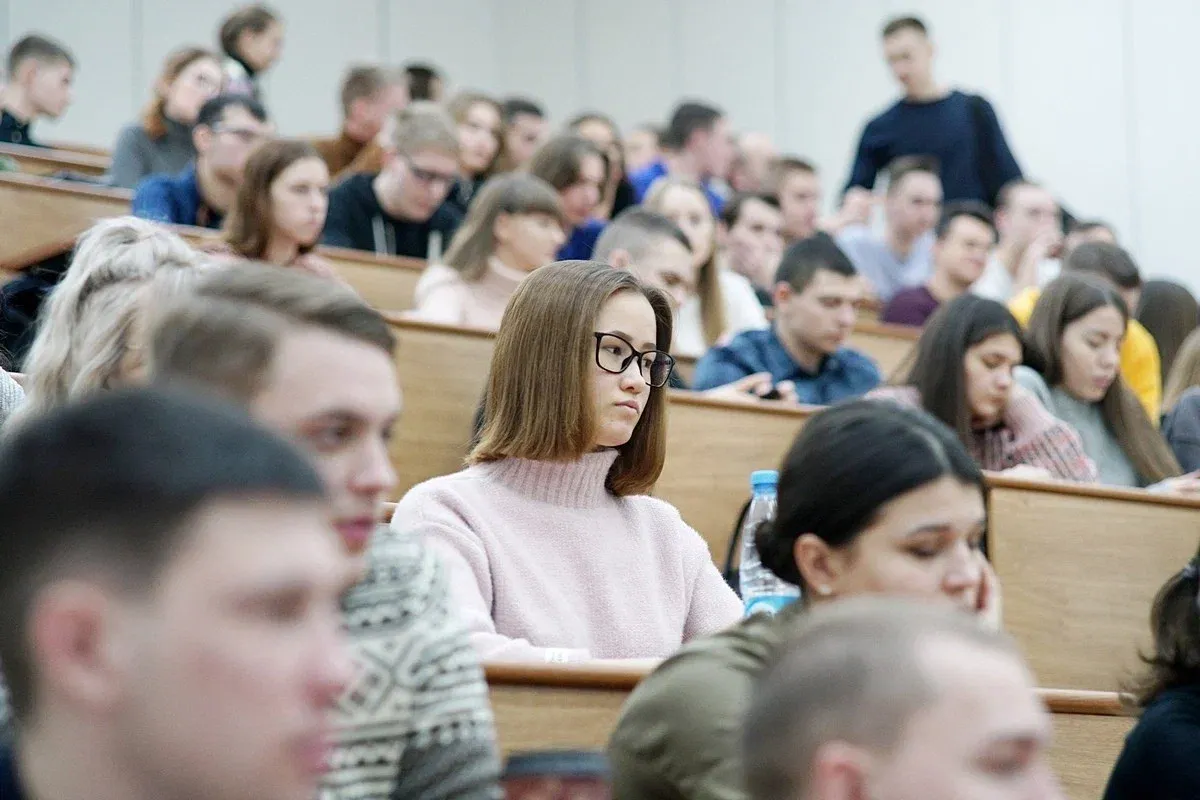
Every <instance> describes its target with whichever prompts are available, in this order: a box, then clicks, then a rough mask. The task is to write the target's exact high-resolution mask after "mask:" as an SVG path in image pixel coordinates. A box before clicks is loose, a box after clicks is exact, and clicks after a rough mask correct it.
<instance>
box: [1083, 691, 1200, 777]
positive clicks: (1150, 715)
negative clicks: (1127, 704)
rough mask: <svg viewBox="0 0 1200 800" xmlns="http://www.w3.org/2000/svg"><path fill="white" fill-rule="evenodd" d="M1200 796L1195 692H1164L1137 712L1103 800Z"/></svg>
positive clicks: (1199, 718)
mask: <svg viewBox="0 0 1200 800" xmlns="http://www.w3.org/2000/svg"><path fill="white" fill-rule="evenodd" d="M1195 797H1200V687H1197V686H1195V685H1190V686H1180V687H1177V688H1174V689H1168V690H1167V691H1165V692H1163V693H1162V694H1160V695H1159V696H1158V697H1156V698H1155V699H1154V700H1152V701H1151V702H1150V704H1149V705H1148V706H1146V708H1145V709H1143V710H1142V716H1141V718H1140V719H1139V720H1138V723H1137V725H1135V726H1134V728H1133V730H1132V731H1130V732H1129V735H1128V736H1126V737H1125V746H1124V747H1123V748H1122V749H1121V755H1120V756H1119V757H1118V758H1117V763H1116V764H1115V765H1114V766H1113V771H1112V774H1111V775H1110V776H1109V779H1108V787H1107V788H1106V789H1105V790H1104V800H1185V798H1195Z"/></svg>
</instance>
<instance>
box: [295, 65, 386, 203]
mask: <svg viewBox="0 0 1200 800" xmlns="http://www.w3.org/2000/svg"><path fill="white" fill-rule="evenodd" d="M341 103H342V130H341V133H339V134H338V135H337V136H336V137H332V138H326V139H316V140H314V141H313V147H315V148H316V149H317V152H318V153H320V155H321V158H322V160H324V161H325V166H326V167H328V168H329V174H330V175H332V176H333V179H334V180H335V181H337V180H341V179H342V178H344V177H346V176H347V175H354V174H356V173H359V172H379V170H380V169H382V168H383V148H382V147H381V146H380V144H379V141H378V139H379V137H380V135H381V134H383V133H384V129H385V127H386V125H387V124H388V121H389V120H391V119H393V118H394V117H395V116H396V114H398V113H399V112H400V111H401V110H402V109H403V108H404V107H405V106H406V105H408V82H407V80H406V79H405V77H404V73H402V72H400V71H399V70H392V69H386V68H384V67H351V68H350V70H349V71H348V72H347V73H346V77H345V78H343V79H342V91H341Z"/></svg>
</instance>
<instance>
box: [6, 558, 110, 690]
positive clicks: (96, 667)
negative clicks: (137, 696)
mask: <svg viewBox="0 0 1200 800" xmlns="http://www.w3.org/2000/svg"><path fill="white" fill-rule="evenodd" d="M115 612H116V607H115V605H114V603H113V600H112V598H111V597H110V596H109V595H108V594H107V593H106V592H105V591H104V590H103V589H101V588H100V587H99V586H97V585H95V584H92V583H87V582H84V581H63V582H61V583H58V584H56V585H53V586H51V587H49V588H48V589H47V590H45V591H44V592H43V593H42V596H41V598H40V599H39V600H38V601H37V602H36V603H35V605H34V607H33V609H32V611H31V612H30V614H29V620H30V622H29V626H30V629H29V639H30V643H31V649H32V650H33V654H34V655H33V658H34V661H35V663H36V664H37V665H38V666H37V672H38V675H39V683H40V684H41V685H42V686H44V687H45V691H46V692H48V693H53V694H54V695H55V696H56V697H60V698H62V699H63V700H64V701H65V702H68V703H75V704H79V705H83V706H86V707H89V708H91V709H98V708H103V707H105V706H108V705H111V704H112V703H114V702H116V701H117V699H118V698H119V696H120V693H121V691H122V676H123V674H124V672H125V670H124V667H125V666H126V663H127V661H128V653H126V652H125V648H124V647H123V646H122V645H121V644H120V642H119V641H118V638H119V637H118V636H117V635H116V634H117V633H118V630H117V629H118V628H119V625H118V624H117V621H116V618H115Z"/></svg>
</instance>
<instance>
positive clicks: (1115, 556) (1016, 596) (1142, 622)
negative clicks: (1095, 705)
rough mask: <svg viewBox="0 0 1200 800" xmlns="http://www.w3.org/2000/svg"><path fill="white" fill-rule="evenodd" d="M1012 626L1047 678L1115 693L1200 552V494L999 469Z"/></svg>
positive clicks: (997, 494)
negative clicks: (1170, 587)
mask: <svg viewBox="0 0 1200 800" xmlns="http://www.w3.org/2000/svg"><path fill="white" fill-rule="evenodd" d="M989 482H990V483H991V486H992V490H991V497H990V500H989V516H990V519H991V526H990V533H989V537H990V549H991V556H992V561H993V563H994V564H995V567H996V572H997V574H998V575H999V577H1000V584H1001V585H1002V586H1003V587H1004V626H1005V628H1006V629H1007V630H1008V631H1009V632H1011V633H1012V634H1013V635H1014V636H1015V637H1016V638H1017V641H1019V642H1020V643H1021V645H1022V647H1023V648H1024V650H1025V654H1026V656H1027V657H1028V659H1029V662H1030V664H1031V666H1032V667H1033V670H1034V674H1036V675H1037V676H1038V680H1039V681H1041V682H1043V683H1048V684H1052V685H1055V686H1062V687H1064V688H1067V689H1096V690H1102V691H1114V690H1117V689H1119V688H1120V687H1121V685H1122V681H1123V680H1124V679H1126V678H1128V677H1129V676H1130V675H1132V674H1133V673H1134V671H1135V670H1136V669H1137V668H1138V659H1137V653H1138V649H1139V648H1144V647H1146V646H1147V645H1148V643H1149V627H1150V621H1149V620H1150V604H1151V601H1152V600H1153V599H1154V595H1155V594H1156V593H1157V591H1158V589H1159V587H1160V586H1162V584H1163V583H1164V582H1165V581H1166V579H1167V578H1168V577H1170V576H1171V575H1172V574H1173V573H1175V572H1178V571H1179V570H1180V569H1182V568H1183V566H1184V565H1185V564H1187V562H1188V560H1189V559H1190V558H1191V557H1192V556H1193V555H1194V554H1195V553H1196V546H1197V541H1198V540H1200V527H1198V526H1197V520H1198V519H1200V515H1198V514H1197V511H1198V510H1200V502H1197V501H1195V500H1184V499H1179V498H1171V497H1163V496H1159V495H1152V494H1149V493H1147V492H1144V491H1133V490H1120V489H1110V488H1106V487H1099V486H1077V485H1071V484H1054V485H1049V484H1042V483H1037V482H1030V481H1020V480H1014V479H1009V478H1004V477H998V476H992V477H990V478H989Z"/></svg>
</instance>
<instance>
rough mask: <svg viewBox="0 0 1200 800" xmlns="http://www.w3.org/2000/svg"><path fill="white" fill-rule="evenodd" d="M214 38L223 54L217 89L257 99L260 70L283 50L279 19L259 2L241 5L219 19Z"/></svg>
mask: <svg viewBox="0 0 1200 800" xmlns="http://www.w3.org/2000/svg"><path fill="white" fill-rule="evenodd" d="M217 38H218V39H219V40H220V42H221V51H222V52H223V53H224V54H225V63H224V65H223V66H222V71H223V72H224V82H223V85H222V87H221V91H222V92H223V93H225V94H235V95H243V96H246V97H253V98H254V99H255V100H261V99H262V96H261V93H262V87H261V81H262V76H263V73H264V72H266V71H267V70H269V69H270V68H271V67H273V66H274V65H275V62H276V61H278V60H279V56H280V55H281V54H282V52H283V20H282V19H280V17H279V15H278V14H276V13H275V11H274V10H272V9H271V8H270V7H268V6H266V5H263V4H262V3H254V4H252V5H248V6H242V7H241V8H237V9H234V10H233V11H232V12H231V13H230V14H229V15H228V16H227V17H225V19H223V20H221V27H220V30H219V31H218V34H217Z"/></svg>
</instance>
